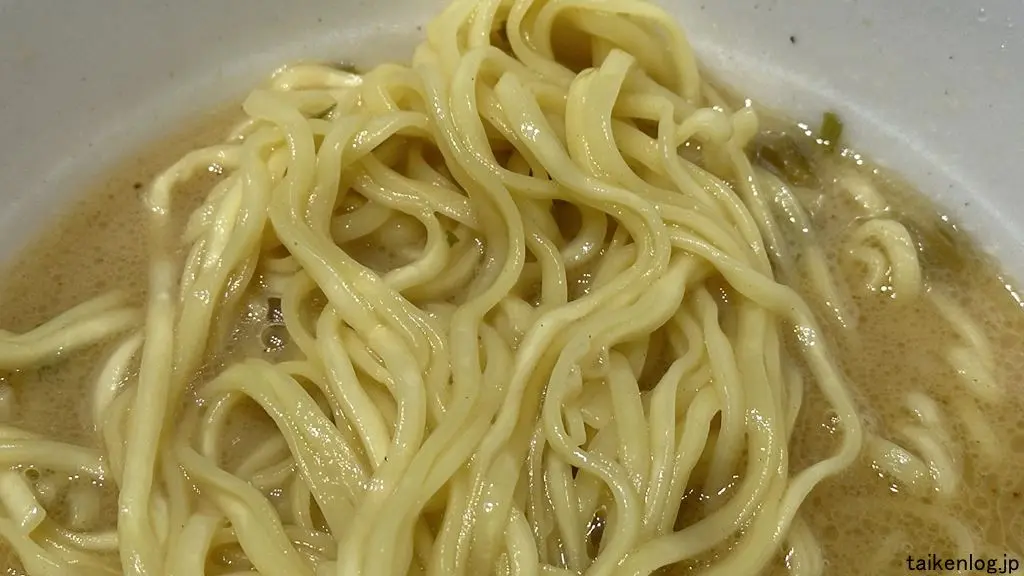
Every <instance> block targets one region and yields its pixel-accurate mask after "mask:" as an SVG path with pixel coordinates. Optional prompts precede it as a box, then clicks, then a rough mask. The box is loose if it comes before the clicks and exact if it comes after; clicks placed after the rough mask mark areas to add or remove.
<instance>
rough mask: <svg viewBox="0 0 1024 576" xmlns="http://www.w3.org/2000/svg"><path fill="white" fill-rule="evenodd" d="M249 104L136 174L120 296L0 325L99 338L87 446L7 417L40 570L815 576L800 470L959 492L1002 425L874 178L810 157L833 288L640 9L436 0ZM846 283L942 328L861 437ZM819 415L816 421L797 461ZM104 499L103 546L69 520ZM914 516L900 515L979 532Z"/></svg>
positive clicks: (964, 333)
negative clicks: (938, 388) (835, 233)
mask: <svg viewBox="0 0 1024 576" xmlns="http://www.w3.org/2000/svg"><path fill="white" fill-rule="evenodd" d="M242 109H243V111H244V114H245V120H244V122H243V123H241V124H240V125H239V126H238V127H237V128H236V129H235V130H234V131H233V132H232V134H231V135H230V137H229V138H227V139H226V140H225V141H223V142H222V143H220V144H217V145H214V146H211V147H207V148H201V149H196V150H194V151H191V152H189V153H187V154H185V155H184V156H183V157H182V158H181V159H180V160H178V161H177V162H176V163H175V164H174V165H173V166H171V167H170V168H169V169H167V170H166V171H164V172H163V173H162V174H160V175H159V177H157V178H156V179H155V180H154V181H153V182H152V184H151V186H149V188H148V189H147V191H146V194H145V206H146V209H147V216H146V217H147V227H148V233H149V238H148V246H149V260H148V288H147V290H146V294H147V295H146V301H145V303H144V306H143V307H142V308H141V309H140V308H139V307H138V306H136V305H135V304H134V303H133V302H132V301H131V299H129V298H126V297H124V296H121V295H118V294H110V295H105V296H102V297H99V298H97V299H94V300H91V301H88V302H86V303H84V304H81V305H78V306H76V307H74V308H71V309H70V310H68V311H67V312H65V313H63V314H61V315H59V316H57V317H55V318H53V319H52V320H49V321H48V322H46V323H44V324H42V325H40V326H39V327H37V328H35V329H34V330H30V331H27V332H24V333H19V334H14V333H7V332H4V333H0V370H4V371H19V370H33V369H36V368H38V367H39V366H41V365H44V364H47V363H52V362H61V361H64V360H65V359H66V358H67V357H68V356H71V355H75V354H77V353H78V351H79V350H82V349H84V348H87V347H89V346H92V345H94V344H97V343H99V342H101V341H108V340H110V339H111V338H114V340H113V344H112V345H111V348H109V351H108V355H107V356H106V357H105V359H104V360H103V361H102V362H100V363H99V365H98V366H99V368H98V369H97V371H96V376H95V380H94V381H93V382H94V384H92V388H91V389H90V390H91V392H90V393H91V400H90V406H89V415H90V416H89V417H90V418H91V421H92V425H93V427H94V429H95V433H96V435H97V437H98V438H100V442H99V444H98V448H86V447H82V446H80V445H77V444H73V443H66V442H63V441H59V440H54V439H50V438H46V437H43V436H40V435H37V434H34V433H30V432H29V431H28V430H23V429H21V428H19V427H16V426H6V427H3V428H2V429H0V462H2V464H3V467H6V468H10V470H7V471H4V472H2V473H0V503H2V507H3V510H4V514H3V515H2V517H0V536H2V537H3V539H4V540H6V541H7V543H8V544H9V546H10V547H11V549H12V550H13V551H14V553H15V554H16V555H17V557H18V558H19V559H20V562H21V564H22V565H23V568H24V570H25V571H26V572H27V573H28V574H32V575H40V576H49V575H58V574H70V573H75V574H97V575H98V574H118V573H123V574H134V575H142V574H170V575H194V574H204V573H210V574H218V573H222V574H223V573H231V574H244V573H260V574H288V575H298V576H301V575H309V576H326V575H328V574H337V575H345V576H356V575H366V576H388V575H406V574H429V575H437V576H441V575H457V574H467V575H477V574H498V575H531V576H539V575H558V574H563V575H568V574H586V575H588V576H613V575H614V576H619V575H624V576H626V575H628V576H632V575H647V574H652V573H655V572H658V571H659V570H662V569H664V568H667V567H676V568H678V569H679V570H682V571H685V570H692V571H695V572H699V573H700V574H708V575H727V576H728V575H736V574H758V573H763V572H764V573H767V572H768V571H770V570H782V571H787V572H789V573H792V574H795V575H800V576H808V575H817V574H823V573H825V572H826V565H827V557H826V556H824V555H823V548H822V545H821V543H820V538H821V534H820V533H819V532H818V531H817V530H816V529H815V525H814V523H812V522H809V521H808V520H807V518H805V514H804V510H805V508H804V507H803V504H804V502H805V500H806V499H807V498H808V495H809V494H810V493H811V492H812V490H814V489H815V488H816V487H818V486H819V485H820V484H822V483H823V482H826V480H827V479H829V478H830V477H833V476H836V475H837V474H839V473H841V472H843V471H844V470H846V469H847V468H849V467H851V466H852V465H853V464H854V463H855V462H856V461H857V460H858V458H861V457H865V458H868V459H869V460H870V461H871V462H873V463H874V466H875V467H876V469H877V470H878V471H879V473H881V474H883V475H886V476H887V477H890V478H892V479H893V481H894V482H897V483H898V484H899V485H900V486H904V487H907V489H908V490H910V489H913V490H918V491H920V492H921V493H924V494H928V495H930V496H929V498H932V497H938V498H943V497H950V498H951V497H953V496H954V495H956V494H958V493H959V492H960V491H961V490H963V475H964V469H963V449H962V448H961V447H960V440H959V438H958V437H957V436H956V435H955V434H953V433H952V432H951V430H952V428H951V424H950V423H949V420H950V419H957V420H958V421H962V422H963V424H964V426H965V429H966V430H967V431H968V432H969V437H970V438H971V439H972V440H975V441H977V442H979V443H983V444H986V445H989V444H991V442H990V440H991V439H992V438H995V433H994V432H993V430H992V428H991V426H989V423H988V422H987V421H986V418H985V417H984V416H983V415H982V412H981V410H982V409H983V407H984V405H986V404H990V403H993V402H998V401H999V400H1000V399H1001V398H1003V397H1004V392H1003V390H1002V389H1001V388H1000V386H999V384H998V381H997V378H996V367H995V364H994V363H995V361H996V360H995V358H994V357H993V352H992V349H991V344H990V343H989V341H988V339H987V336H986V334H985V331H984V330H983V329H982V328H981V327H979V326H978V325H977V324H975V323H974V322H972V321H971V318H970V316H969V315H968V313H967V312H966V311H965V310H964V309H963V308H962V307H961V306H960V305H959V304H958V303H957V302H956V300H955V299H953V298H951V297H950V296H948V295H947V294H946V293H945V292H944V290H943V289H942V287H941V286H933V285H932V284H931V283H930V282H929V279H928V278H927V277H926V276H925V275H924V273H923V271H922V263H921V262H920V261H919V259H918V245H917V241H916V239H915V236H914V235H912V233H911V231H909V230H908V228H907V227H906V226H905V225H904V223H902V222H901V221H900V219H899V218H898V217H897V215H896V214H894V212H893V210H891V209H890V207H889V204H888V202H887V200H886V199H885V197H884V196H882V195H881V193H879V192H878V191H877V190H876V189H875V188H874V187H873V185H872V183H871V182H869V181H868V180H866V179H864V178H863V177H861V176H859V175H857V174H856V173H854V172H852V171H851V172H850V173H844V172H842V170H844V169H842V168H840V167H838V166H839V164H838V163H836V164H835V166H833V167H832V168H831V170H833V172H835V173H834V174H833V177H832V181H833V182H835V183H837V184H835V188H836V189H837V190H839V191H843V190H845V191H846V192H848V195H849V201H851V202H852V203H853V204H854V205H855V206H856V208H855V209H857V210H861V211H862V214H861V215H860V216H858V221H857V224H856V225H855V226H854V227H853V228H851V229H850V230H849V231H848V234H847V235H846V237H845V238H844V239H843V240H842V244H843V245H844V246H846V248H845V249H844V254H845V255H844V256H842V258H845V259H848V260H850V261H851V262H853V264H852V266H854V267H856V270H858V274H859V275H858V276H856V277H855V281H854V282H853V283H847V282H845V281H843V279H842V278H841V277H840V276H838V275H837V267H836V266H835V265H833V264H832V263H831V261H830V260H829V255H828V254H827V253H826V251H825V250H824V249H823V248H822V244H821V242H820V241H819V239H818V238H817V237H816V234H818V233H817V232H815V230H814V228H813V226H814V224H813V221H814V218H815V216H814V214H815V213H814V208H813V206H809V205H808V204H807V203H806V202H805V200H804V199H805V198H806V186H805V185H804V184H801V183H799V182H795V181H792V179H789V178H787V177H786V174H785V173H784V171H783V172H780V171H778V170H773V169H771V167H770V165H768V164H765V163H762V162H756V161H752V159H751V156H749V155H748V151H749V150H750V149H751V148H752V147H757V145H758V144H757V143H758V142H760V141H761V140H762V139H763V138H764V136H765V134H766V132H765V130H764V129H763V127H762V126H761V124H760V123H761V117H760V115H759V112H758V111H757V110H756V109H755V108H754V107H753V106H752V105H750V104H749V103H747V104H746V105H740V106H735V105H734V104H733V99H732V98H731V97H729V96H728V95H726V94H724V93H722V92H720V91H718V90H716V89H715V88H714V87H713V86H712V85H711V84H709V83H708V82H707V81H706V80H704V79H702V77H701V74H700V72H699V67H698V64H697V62H696V61H695V59H694V55H693V53H692V51H691V49H690V47H689V45H688V44H687V42H686V39H685V37H684V35H683V33H682V31H681V30H680V28H679V27H678V26H677V25H676V24H675V23H674V22H673V21H672V20H670V19H669V18H668V17H667V16H666V15H665V14H664V13H663V12H662V11H661V10H660V9H658V8H656V7H655V6H653V5H650V4H647V3H644V2H640V1H637V0H609V1H603V2H594V1H589V0H548V1H544V0H515V1H510V0H485V1H475V0H474V1H469V0H458V1H456V2H454V3H453V4H451V5H450V6H449V7H448V8H447V9H446V10H445V12H444V13H443V14H441V15H440V16H439V17H438V18H437V19H436V20H434V21H433V22H432V23H431V24H430V26H429V27H428V28H427V39H426V41H425V42H424V43H423V44H422V45H420V46H419V48H418V49H417V50H416V52H415V55H414V56H413V58H412V61H411V63H409V64H408V65H399V64H385V65H381V66H378V67H376V68H373V69H372V70H369V71H368V72H366V73H363V74H357V73H355V72H349V71H346V70H342V69H339V68H337V67H333V66H327V65H321V64H298V65H295V66H291V67H287V68H285V69H283V70H281V71H279V72H278V73H277V74H276V75H274V77H273V78H272V80H271V81H270V82H269V83H268V84H267V85H265V86H263V87H260V88H258V89H256V90H254V91H253V92H252V93H251V94H249V96H248V97H247V98H246V99H245V101H244V103H243V106H242ZM211 168H212V169H214V170H215V171H216V172H217V173H218V174H220V175H221V176H220V177H219V178H218V179H216V180H215V181H213V184H211V185H210V187H209V189H208V191H207V193H206V194H205V196H204V198H203V199H202V201H201V204H200V205H199V206H198V207H197V208H195V209H194V210H192V209H191V208H189V209H186V208H185V207H184V206H185V202H183V200H182V198H181V192H180V190H181V189H182V187H184V186H185V185H186V183H187V182H189V181H191V180H192V179H193V177H194V176H196V175H197V174H201V173H205V172H208V171H209V170H211ZM182 222H184V225H182V224H181V223H182ZM801 287H803V288H801ZM861 292H862V293H874V294H882V295H883V296H890V297H891V298H890V299H891V300H892V301H893V304H892V305H893V306H915V305H916V306H922V305H928V306H932V307H934V310H935V313H937V314H939V315H940V316H941V317H942V318H944V319H945V320H946V321H947V322H948V323H949V324H950V325H952V326H955V327H956V338H955V339H954V340H952V342H953V343H952V344H950V345H949V347H948V349H946V350H945V351H944V354H945V355H946V356H945V357H946V359H947V361H948V363H949V366H950V369H952V370H954V371H955V372H956V373H957V374H958V375H959V377H960V378H961V382H962V387H963V394H964V397H965V398H967V399H968V400H969V401H968V402H967V403H964V404H962V405H959V406H957V408H956V410H954V411H950V410H949V409H948V408H946V407H944V406H943V405H940V403H938V402H937V401H936V400H935V398H933V397H932V396H931V395H929V393H928V392H926V391H922V390H906V391H902V392H899V398H894V400H898V401H899V402H902V403H904V405H905V406H906V408H907V417H906V421H905V422H903V423H901V424H898V427H897V428H896V429H895V430H883V429H880V428H879V427H878V426H874V425H871V424H870V423H865V422H864V421H863V420H862V418H861V416H860V415H859V408H858V401H857V400H855V398H854V394H853V391H852V390H853V388H852V386H851V383H850V382H849V381H848V380H847V379H846V377H845V376H844V372H843V371H842V370H840V368H839V366H838V364H837V362H836V360H835V359H834V355H833V352H832V350H833V342H834V340H835V339H836V338H838V339H853V340H856V338H857V335H858V332H857V326H858V317H857V307H856V306H855V299H854V296H853V295H852V294H855V293H861ZM922 303H923V304H922ZM253 326H256V327H257V328H258V329H259V332H258V333H252V334H249V336H245V335H244V334H246V333H249V332H253ZM826 328H828V331H826ZM247 330H248V331H249V332H246V331H247ZM240 334H242V336H240ZM844 341H845V340H844ZM0 392H2V394H0V408H3V409H4V410H7V411H10V410H16V407H8V406H7V401H6V400H5V398H7V397H8V396H10V394H11V393H10V392H9V391H8V390H7V389H6V388H5V389H3V390H0ZM808 397H813V398H815V402H817V405H818V408H816V410H818V411H817V412H816V414H821V413H827V414H829V415H830V425H831V426H832V429H831V430H832V435H831V436H830V437H831V438H834V439H835V441H834V442H832V443H831V444H829V445H828V447H827V449H826V450H822V451H820V453H817V454H816V455H815V456H814V457H813V458H807V457H803V458H801V459H800V462H799V465H797V463H796V461H795V460H794V458H793V455H792V454H791V448H790V446H791V439H792V438H793V436H794V434H796V433H797V432H798V430H800V429H801V420H802V417H803V414H804V412H805V411H806V410H805V408H804V405H805V399H806V398H808ZM990 457H991V458H993V459H994V458H997V457H998V452H993V453H992V454H990ZM37 469H46V470H50V471H57V472H60V473H63V475H64V476H65V477H77V478H84V479H87V480H88V482H86V483H82V482H78V483H77V484H75V485H74V486H71V487H70V488H69V487H67V486H55V487H50V488H46V487H45V486H44V487H41V486H43V482H42V480H45V478H44V479H40V478H39V477H38V473H37V474H36V477H33V476H31V475H26V470H37ZM55 477H58V478H59V477H61V474H57V475H56V476H55ZM46 478H50V476H46ZM90 483H91V484H90ZM90 486H91V488H90ZM99 486H107V487H109V486H114V487H116V493H117V518H116V528H114V527H113V526H110V527H108V528H104V529H102V530H99V531H97V530H92V529H89V528H88V527H89V526H95V525H96V522H95V519H96V518H97V517H98V516H99V515H100V514H101V512H100V509H101V507H102V505H101V500H102V499H103V498H105V497H109V495H108V496H104V494H106V493H105V492H103V491H102V490H101V489H100V488H98V487H99ZM47 490H49V492H47ZM54 491H58V492H60V493H61V494H63V496H62V498H63V499H64V500H63V501H64V502H65V504H64V505H65V506H66V507H67V508H68V512H66V513H63V514H62V515H61V519H60V521H57V520H56V519H55V518H54V517H52V515H51V514H49V511H50V510H51V507H48V505H47V504H45V501H46V499H47V498H48V496H47V494H48V493H49V494H51V495H52V493H53V492H54ZM936 495H937V496H936ZM51 500H52V498H51ZM929 502H931V500H927V501H921V502H918V501H907V503H906V504H905V505H906V506H907V510H906V512H905V513H906V514H909V515H916V517H919V518H921V519H922V521H924V522H937V523H940V524H941V525H944V526H948V527H949V530H950V531H951V532H950V533H951V534H953V537H954V538H955V539H958V542H960V543H961V544H962V547H964V548H965V549H967V548H970V549H971V550H974V548H973V546H974V543H973V542H972V540H971V538H972V537H971V536H970V533H969V532H967V531H965V530H966V529H965V528H963V527H962V525H961V524H959V523H958V522H959V521H958V520H956V519H953V518H946V517H945V516H944V515H943V512H942V511H941V508H939V507H935V506H934V505H933V504H930V503H929ZM963 534H967V536H963ZM894 541H896V540H894ZM894 554H895V552H894ZM897 556H898V554H897ZM883 560H885V559H883Z"/></svg>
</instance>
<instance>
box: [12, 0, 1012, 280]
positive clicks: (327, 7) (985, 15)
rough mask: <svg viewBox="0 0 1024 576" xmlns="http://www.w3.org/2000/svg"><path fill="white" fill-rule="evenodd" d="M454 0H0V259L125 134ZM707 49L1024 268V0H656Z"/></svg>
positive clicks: (731, 78)
mask: <svg viewBox="0 0 1024 576" xmlns="http://www.w3.org/2000/svg"><path fill="white" fill-rule="evenodd" d="M442 1H443V0H332V1H326V0H307V1H305V2H284V1H282V0H217V1H216V2H210V1H208V0H168V1H162V0H90V1H89V2H71V1H65V2H58V1H57V0H36V1H32V0H0V206H2V209H0V239H2V240H3V242H0V261H2V260H5V259H7V258H9V257H10V255H11V253H12V252H13V251H15V250H17V249H19V248H20V247H21V246H23V245H24V243H25V242H26V241H27V240H28V239H29V238H30V237H31V235H32V234H33V233H34V232H37V231H38V230H39V229H40V227H41V226H43V225H44V222H45V221H46V220H48V219H49V218H52V217H53V216H54V214H55V212H57V211H58V210H60V209H61V207H63V206H67V204H68V199H69V198H71V197H73V196H74V195H75V194H80V193H82V192H83V191H84V190H85V189H86V187H87V186H86V183H88V181H89V180H92V179H94V178H96V177H97V176H98V175H101V174H102V172H103V171H104V170H105V169H108V168H109V167H110V166H111V165H112V164H113V163H114V162H115V161H116V160H117V159H118V158H119V157H122V156H125V155H126V154H127V152H128V151H129V150H131V149H132V147H133V146H136V145H138V144H140V143H142V142H145V141H149V140H154V139H156V138H159V137H160V136H161V135H163V134H166V133H168V132H169V131H171V130H172V127H173V126H174V125H175V124H177V123H180V122H181V121H182V120H184V119H186V118H187V117H188V116H189V115H193V114H196V113H198V112H200V111H202V110H206V109H210V108H213V107H215V106H217V105H219V104H223V103H225V102H226V101H229V100H230V99H232V98H236V99H237V98H240V97H242V96H243V95H244V94H245V93H246V91H247V90H248V88H249V87H250V86H251V85H252V84H253V83H255V82H257V81H259V80H261V79H262V78H263V77H264V76H265V75H266V74H267V73H269V72H270V71H272V70H274V69H276V68H277V67H278V66H280V65H281V64H283V63H285V62H287V61H289V60H294V59H300V58H331V59H334V60H348V61H356V62H359V63H361V64H371V63H374V62H378V61H381V60H387V59H402V58H405V57H407V56H408V55H409V54H410V53H411V48H412V46H413V45H414V44H415V43H416V42H417V41H418V39H419V36H420V34H421V33H420V32H418V28H417V26H418V25H421V24H423V23H424V22H426V20H427V19H428V18H429V17H430V15H431V14H433V13H435V12H437V10H439V8H440V6H441V2H442ZM663 4H664V5H666V6H667V7H668V8H669V9H670V11H671V12H673V13H674V14H675V15H676V16H677V17H678V18H679V20H680V21H681V22H682V23H683V25H684V27H685V29H686V30H687V32H688V33H689V35H690V38H691V41H692V42H693V43H694V45H695V46H696V47H697V48H698V51H699V52H700V53H701V55H702V56H703V58H704V61H705V63H706V64H708V65H709V66H710V67H711V68H713V69H715V70H716V71H718V73H719V74H720V75H721V76H722V77H724V78H725V79H726V80H727V81H728V82H730V83H731V84H734V85H737V86H739V87H741V88H743V89H745V90H746V91H747V92H749V93H751V94H752V95H753V96H754V97H756V98H758V99H760V100H761V101H762V102H765V103H767V104H769V105H772V106H775V107H776V108H780V109H782V110H783V111H786V112H788V113H790V114H791V115H794V116H796V117H798V118H799V117H806V118H814V117H815V116H817V115H818V114H820V112H821V110H822V108H824V107H826V106H827V107H831V108H835V109H838V111H840V112H841V113H842V115H843V117H844V119H845V120H846V123H847V125H848V127H849V137H850V138H852V141H853V143H854V145H855V146H857V147H859V148H860V149H862V150H864V151H866V152H868V153H869V154H870V155H871V156H873V157H874V158H875V159H876V160H878V161H880V162H882V163H883V164H885V165H888V166H890V167H893V168H895V169H897V171H899V172H900V173H902V174H903V175H904V176H905V177H907V178H908V179H910V180H911V181H912V182H913V183H915V184H916V185H917V186H918V187H919V188H920V189H921V190H923V191H924V192H925V193H927V194H929V195H931V196H932V197H934V198H935V199H936V200H937V201H938V202H940V203H941V204H942V205H943V206H945V207H946V208H947V209H948V210H949V211H950V212H951V213H952V214H953V215H954V216H956V217H958V218H960V219H961V221H962V222H964V223H966V225H967V227H968V228H969V229H970V230H972V231H973V232H974V233H975V235H976V236H977V237H978V238H979V239H980V240H981V241H982V242H983V243H984V245H985V247H986V248H987V249H989V250H991V251H993V252H995V253H996V254H997V256H998V257H1000V258H1001V259H1002V260H1003V261H1004V263H1005V264H1006V266H1008V267H1009V268H1010V269H1011V270H1012V271H1014V272H1016V274H1017V275H1018V276H1022V275H1024V248H1022V243H1021V239H1022V238H1024V190H1022V189H1021V183H1022V182H1024V110H1022V108H1021V106H1020V103H1021V102H1022V96H1024V4H1022V3H1021V2H1020V0H981V2H980V3H975V2H971V1H970V0H962V1H957V2H953V1H949V0H947V1H940V0H900V1H898V2H893V1H891V0H782V1H780V0H717V1H716V0H663Z"/></svg>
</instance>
